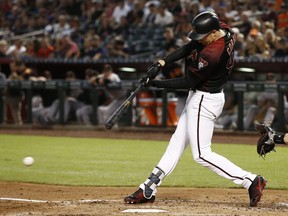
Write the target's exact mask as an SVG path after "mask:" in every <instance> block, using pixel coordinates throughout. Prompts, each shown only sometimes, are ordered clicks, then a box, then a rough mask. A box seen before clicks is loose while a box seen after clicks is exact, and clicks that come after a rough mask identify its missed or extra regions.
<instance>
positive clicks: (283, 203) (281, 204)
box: [277, 202, 288, 208]
mask: <svg viewBox="0 0 288 216" xmlns="http://www.w3.org/2000/svg"><path fill="white" fill-rule="evenodd" d="M277 205H278V206H283V207H287V208H288V203H287V202H280V203H277Z"/></svg>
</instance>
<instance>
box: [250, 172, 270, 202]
mask: <svg viewBox="0 0 288 216" xmlns="http://www.w3.org/2000/svg"><path fill="white" fill-rule="evenodd" d="M265 186H266V180H265V179H264V178H263V177H262V176H256V178H255V179H254V181H253V182H252V184H251V185H250V187H249V190H248V191H249V198H250V206H251V207H255V206H257V204H258V202H259V201H260V199H261V197H262V191H263V190H264V188H265Z"/></svg>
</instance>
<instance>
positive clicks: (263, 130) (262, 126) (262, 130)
mask: <svg viewBox="0 0 288 216" xmlns="http://www.w3.org/2000/svg"><path fill="white" fill-rule="evenodd" d="M255 129H256V130H257V131H258V132H259V133H261V134H265V133H269V132H271V133H273V132H275V131H274V130H273V129H272V128H271V127H269V126H267V125H266V124H264V123H258V122H256V123H255Z"/></svg>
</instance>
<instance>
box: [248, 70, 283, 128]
mask: <svg viewBox="0 0 288 216" xmlns="http://www.w3.org/2000/svg"><path fill="white" fill-rule="evenodd" d="M265 80H266V83H267V84H273V83H275V82H276V79H275V76H274V74H273V73H267V74H266V77H265ZM277 100H278V93H277V92H275V91H273V90H272V91H265V92H261V93H259V94H258V95H257V101H256V104H252V105H250V107H249V108H248V109H247V113H246V114H245V117H244V129H245V130H251V129H254V123H255V121H258V122H265V123H267V124H268V125H271V124H272V123H273V121H274V116H275V112H276V106H277Z"/></svg>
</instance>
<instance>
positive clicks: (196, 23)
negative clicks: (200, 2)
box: [188, 11, 221, 40]
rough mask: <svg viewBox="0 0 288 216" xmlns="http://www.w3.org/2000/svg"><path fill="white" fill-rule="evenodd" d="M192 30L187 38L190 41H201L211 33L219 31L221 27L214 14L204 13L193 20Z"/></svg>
mask: <svg viewBox="0 0 288 216" xmlns="http://www.w3.org/2000/svg"><path fill="white" fill-rule="evenodd" d="M192 28H193V30H192V31H191V32H190V33H189V34H188V37H189V38H191V39H192V40H201V39H202V38H204V37H205V36H206V35H208V34H209V33H210V32H211V31H213V30H219V29H221V26H220V22H219V19H218V16H217V15H216V14H215V13H213V12H211V11H205V12H203V13H200V14H198V15H197V16H196V17H195V18H194V19H193V21H192Z"/></svg>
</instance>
